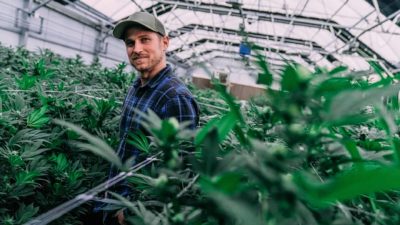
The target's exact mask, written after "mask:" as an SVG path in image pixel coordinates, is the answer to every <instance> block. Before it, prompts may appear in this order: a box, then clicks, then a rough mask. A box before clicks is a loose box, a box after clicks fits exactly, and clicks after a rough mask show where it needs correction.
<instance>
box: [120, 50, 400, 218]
mask: <svg viewBox="0 0 400 225" xmlns="http://www.w3.org/2000/svg"><path fill="white" fill-rule="evenodd" d="M258 57H259V61H258V63H259V66H260V67H261V69H263V72H262V73H260V75H259V80H258V81H259V83H260V84H264V85H265V87H266V92H265V94H264V96H263V98H258V101H250V102H249V104H248V106H247V107H245V109H243V110H240V108H239V105H238V104H237V103H236V101H235V99H234V98H233V97H232V96H231V95H230V94H229V93H227V92H226V90H225V88H224V86H223V85H220V84H217V83H216V84H214V87H215V89H216V91H217V92H218V93H219V94H220V96H221V98H222V99H223V100H224V101H225V102H226V104H227V105H229V109H230V110H229V111H228V112H226V113H223V114H222V116H219V117H216V118H213V119H211V120H209V121H208V122H207V123H206V124H205V125H204V126H203V127H201V128H199V129H198V130H197V131H196V132H191V131H189V130H186V129H185V126H184V124H182V125H178V124H177V122H176V121H175V120H173V119H170V120H167V121H160V120H157V119H156V118H155V115H154V114H150V116H149V117H148V119H147V120H145V121H144V122H143V124H144V126H145V127H147V129H148V131H149V133H150V134H152V137H151V140H152V141H153V142H152V143H153V145H150V146H151V147H150V149H146V152H143V154H142V157H145V156H147V155H152V154H154V153H156V152H158V151H162V152H163V154H164V158H163V160H161V161H159V162H157V163H155V164H154V165H153V166H151V167H149V168H147V169H145V170H143V171H142V172H141V173H140V174H135V175H134V176H133V177H132V178H130V179H129V182H130V183H131V185H132V190H133V193H134V194H133V196H131V197H132V201H128V200H127V199H125V198H123V197H121V196H118V195H114V196H115V198H117V199H118V200H120V204H121V205H122V206H123V207H126V208H127V210H128V211H129V213H130V215H131V216H129V217H128V219H127V221H128V222H129V223H130V224H397V223H399V222H400V220H399V217H398V207H397V205H398V196H399V195H398V192H397V191H396V190H399V189H400V179H399V178H400V164H399V157H400V154H399V153H400V145H399V144H400V142H399V140H400V139H399V135H398V130H397V126H398V121H399V120H398V115H399V114H398V110H399V107H398V97H397V96H398V93H399V90H400V89H399V88H400V86H399V84H397V75H392V74H385V73H384V72H383V70H382V69H381V68H380V67H379V65H378V64H376V63H373V62H371V67H372V68H374V69H375V73H376V74H378V75H379V76H380V80H379V81H378V82H374V83H370V82H368V78H369V76H370V73H369V72H352V71H349V70H348V69H347V68H345V67H337V68H335V69H333V70H330V71H327V70H324V69H317V70H316V71H315V72H311V71H308V70H307V69H305V68H304V67H302V66H300V65H295V64H289V65H287V66H286V68H285V70H284V71H283V72H282V74H281V80H280V89H279V90H273V89H272V88H271V86H270V85H271V84H272V82H273V76H272V74H271V72H270V71H269V70H268V67H267V66H266V62H265V60H264V59H263V57H261V56H258ZM260 99H261V100H260ZM188 137H189V138H188ZM134 140H137V141H138V140H139V139H138V138H135V139H134ZM134 140H133V141H134ZM141 140H142V139H141ZM182 143H183V144H182ZM147 146H149V145H147Z"/></svg>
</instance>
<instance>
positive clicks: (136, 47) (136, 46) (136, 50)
mask: <svg viewBox="0 0 400 225" xmlns="http://www.w3.org/2000/svg"><path fill="white" fill-rule="evenodd" d="M142 50H143V46H142V45H141V44H140V43H136V44H135V46H134V47H133V52H135V53H140V52H141V51H142Z"/></svg>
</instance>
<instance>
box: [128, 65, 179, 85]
mask: <svg viewBox="0 0 400 225" xmlns="http://www.w3.org/2000/svg"><path fill="white" fill-rule="evenodd" d="M170 70H171V66H170V65H169V64H167V66H166V67H165V68H164V69H162V70H161V71H160V72H159V73H158V74H157V75H156V76H154V77H153V78H152V79H151V80H149V81H148V82H147V83H146V84H144V86H143V87H141V86H140V85H141V81H140V77H138V78H136V80H135V82H134V83H133V86H134V87H135V88H138V87H141V88H144V87H147V86H148V87H149V88H154V87H156V86H157V85H158V84H159V83H160V82H161V81H162V80H163V79H164V77H165V76H167V75H168V74H169V72H170Z"/></svg>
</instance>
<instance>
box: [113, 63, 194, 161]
mask: <svg viewBox="0 0 400 225" xmlns="http://www.w3.org/2000/svg"><path fill="white" fill-rule="evenodd" d="M134 109H136V110H139V111H141V112H145V113H147V110H148V109H151V110H153V111H154V112H155V113H156V114H157V115H158V116H159V117H160V118H161V119H167V118H170V117H175V118H176V119H177V120H178V121H179V122H183V121H191V122H192V123H191V124H190V126H189V127H190V128H192V129H195V128H196V127H197V125H198V122H199V109H198V105H197V103H196V101H195V100H194V98H193V96H192V94H191V93H190V91H189V90H188V88H187V87H186V86H185V85H184V84H183V83H182V81H180V80H179V79H178V78H177V77H176V76H175V75H174V74H173V72H172V68H171V66H170V65H167V66H166V67H165V68H164V69H163V70H162V71H161V72H160V73H159V74H158V75H157V76H155V77H154V78H153V79H151V80H150V81H149V82H148V83H147V84H145V85H144V86H143V87H141V85H140V79H139V78H138V79H136V80H135V81H134V83H133V85H132V87H131V88H130V89H129V91H128V94H127V96H126V98H125V101H124V104H123V107H122V117H121V123H120V144H119V147H118V150H117V153H118V155H119V156H120V157H121V158H123V159H126V158H129V157H130V156H132V155H136V154H138V152H137V150H136V149H135V148H134V147H133V146H131V145H129V144H127V143H126V138H127V136H128V133H129V132H135V131H142V132H143V133H147V132H146V131H145V130H144V128H143V127H142V126H141V124H140V122H139V121H140V120H141V116H140V115H139V114H137V113H135V110H134Z"/></svg>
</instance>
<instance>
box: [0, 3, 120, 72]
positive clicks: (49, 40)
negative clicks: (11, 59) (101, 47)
mask: <svg viewBox="0 0 400 225" xmlns="http://www.w3.org/2000/svg"><path fill="white" fill-rule="evenodd" d="M53 4H54V3H53ZM23 5H24V0H12V1H10V0H0V42H1V43H2V45H5V46H11V47H16V46H18V45H19V36H20V30H21V28H20V27H16V26H15V24H16V21H17V13H16V12H17V9H18V8H23ZM36 5H37V4H36V3H33V5H32V7H31V8H33V7H35V6H36ZM70 10H73V9H70ZM81 14H82V13H81ZM40 17H43V27H42V33H41V34H39V33H38V32H39V30H40ZM92 20H93V21H94V22H96V21H95V20H94V19H92ZM30 29H31V30H32V31H31V32H30V35H29V37H28V39H27V43H26V46H25V47H26V48H27V49H29V50H31V51H38V50H39V49H45V48H48V49H50V50H52V51H53V52H55V53H57V54H60V55H62V56H65V57H75V56H76V55H77V54H79V55H80V56H82V59H83V60H84V61H85V63H91V62H92V61H93V58H94V55H95V46H96V38H97V37H99V34H100V33H99V31H98V30H96V29H95V28H93V27H91V26H89V25H87V24H84V23H82V22H80V21H77V20H75V19H73V18H71V17H69V16H66V15H63V14H61V13H59V12H57V11H56V10H53V9H51V8H49V7H46V6H44V7H42V8H40V9H39V10H37V11H36V13H35V15H34V16H33V17H32V18H31V19H30ZM105 42H106V43H108V48H107V51H106V52H105V53H100V55H99V58H100V62H101V63H102V64H103V65H104V66H107V67H114V66H115V65H117V64H119V63H121V62H123V61H125V62H128V60H127V57H126V53H125V47H124V45H123V43H122V42H121V41H120V40H118V39H115V38H113V37H107V38H106V40H105Z"/></svg>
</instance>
